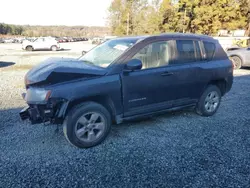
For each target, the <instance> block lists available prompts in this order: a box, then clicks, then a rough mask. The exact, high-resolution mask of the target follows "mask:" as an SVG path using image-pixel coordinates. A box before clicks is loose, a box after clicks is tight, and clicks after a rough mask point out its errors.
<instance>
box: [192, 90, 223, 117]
mask: <svg viewBox="0 0 250 188" xmlns="http://www.w3.org/2000/svg"><path fill="white" fill-rule="evenodd" d="M220 101H221V91H220V89H219V88H218V87H217V86H215V85H210V86H208V87H207V89H206V90H205V91H204V92H203V94H202V96H201V97H200V99H199V102H198V103H197V106H196V112H197V113H198V114H200V115H202V116H212V115H214V114H215V113H216V111H217V110H218V108H219V106H220Z"/></svg>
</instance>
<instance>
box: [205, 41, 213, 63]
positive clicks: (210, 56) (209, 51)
mask: <svg viewBox="0 0 250 188" xmlns="http://www.w3.org/2000/svg"><path fill="white" fill-rule="evenodd" d="M203 44H204V48H205V52H206V59H207V60H208V61H210V60H212V59H213V57H214V52H215V44H214V43H212V42H203Z"/></svg>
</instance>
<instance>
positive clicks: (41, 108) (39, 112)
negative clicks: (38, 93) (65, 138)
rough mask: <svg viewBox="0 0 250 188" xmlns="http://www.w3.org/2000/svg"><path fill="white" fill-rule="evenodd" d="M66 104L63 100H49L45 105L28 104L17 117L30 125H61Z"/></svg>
mask: <svg viewBox="0 0 250 188" xmlns="http://www.w3.org/2000/svg"><path fill="white" fill-rule="evenodd" d="M67 104H68V102H67V100H65V99H50V100H49V101H48V102H47V103H46V104H29V106H28V107H25V108H23V109H22V110H21V112H20V113H19V115H20V117H21V119H22V120H26V119H28V120H30V122H31V124H38V123H46V122H49V123H52V124H62V122H63V115H64V113H65V110H66V108H67Z"/></svg>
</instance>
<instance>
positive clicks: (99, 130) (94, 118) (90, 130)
mask: <svg viewBox="0 0 250 188" xmlns="http://www.w3.org/2000/svg"><path fill="white" fill-rule="evenodd" d="M104 130H105V118H104V116H103V115H102V114H100V113H98V112H88V113H85V114H83V115H82V116H81V117H80V118H79V119H78V120H77V122H76V126H75V135H76V137H77V138H78V139H79V140H81V141H84V142H93V141H95V140H97V139H99V138H100V137H101V136H102V135H103V133H104Z"/></svg>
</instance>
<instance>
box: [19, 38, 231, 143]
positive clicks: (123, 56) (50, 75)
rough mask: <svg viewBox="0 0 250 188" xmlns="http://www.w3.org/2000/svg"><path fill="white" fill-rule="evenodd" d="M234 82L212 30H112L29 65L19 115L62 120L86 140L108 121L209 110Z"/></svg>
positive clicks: (100, 134)
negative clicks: (85, 47)
mask: <svg viewBox="0 0 250 188" xmlns="http://www.w3.org/2000/svg"><path fill="white" fill-rule="evenodd" d="M232 83H233V66H232V62H231V61H230V60H229V59H228V57H227V55H226V53H225V52H224V50H223V49H222V47H221V46H220V44H219V43H218V41H217V40H215V39H213V38H212V37H209V36H203V35H194V34H178V33H175V34H162V35H157V36H138V37H125V38H116V39H113V40H109V41H106V42H104V43H102V44H100V45H98V46H97V47H95V48H94V49H92V50H90V51H89V52H87V53H86V54H84V55H83V56H82V57H80V58H79V59H48V60H47V61H45V62H43V63H41V64H40V65H38V66H36V67H34V68H33V69H31V70H30V71H29V72H28V73H27V75H26V77H25V84H26V89H27V93H26V94H24V95H23V96H24V99H25V100H26V102H27V103H28V107H27V108H25V109H23V110H22V111H21V112H20V116H21V118H22V119H23V120H24V119H29V120H30V121H31V123H32V124H35V123H42V122H50V123H53V124H62V125H63V130H64V134H65V136H66V138H67V139H68V141H69V142H70V143H72V144H74V145H75V146H77V147H92V146H95V145H97V144H99V143H101V142H102V141H103V140H104V139H105V138H106V137H107V135H108V133H109V131H110V127H111V124H112V123H117V124H119V123H122V122H123V121H126V120H131V119H134V118H138V117H143V116H149V115H153V114H156V113H160V112H161V113H162V112H167V111H171V110H177V109H182V108H186V107H193V108H194V109H195V111H196V112H197V113H198V114H200V115H202V116H211V115H213V114H214V113H215V112H216V111H217V110H218V108H219V105H220V102H221V97H222V96H223V95H225V93H227V92H228V91H229V90H230V89H231V87H232Z"/></svg>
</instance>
